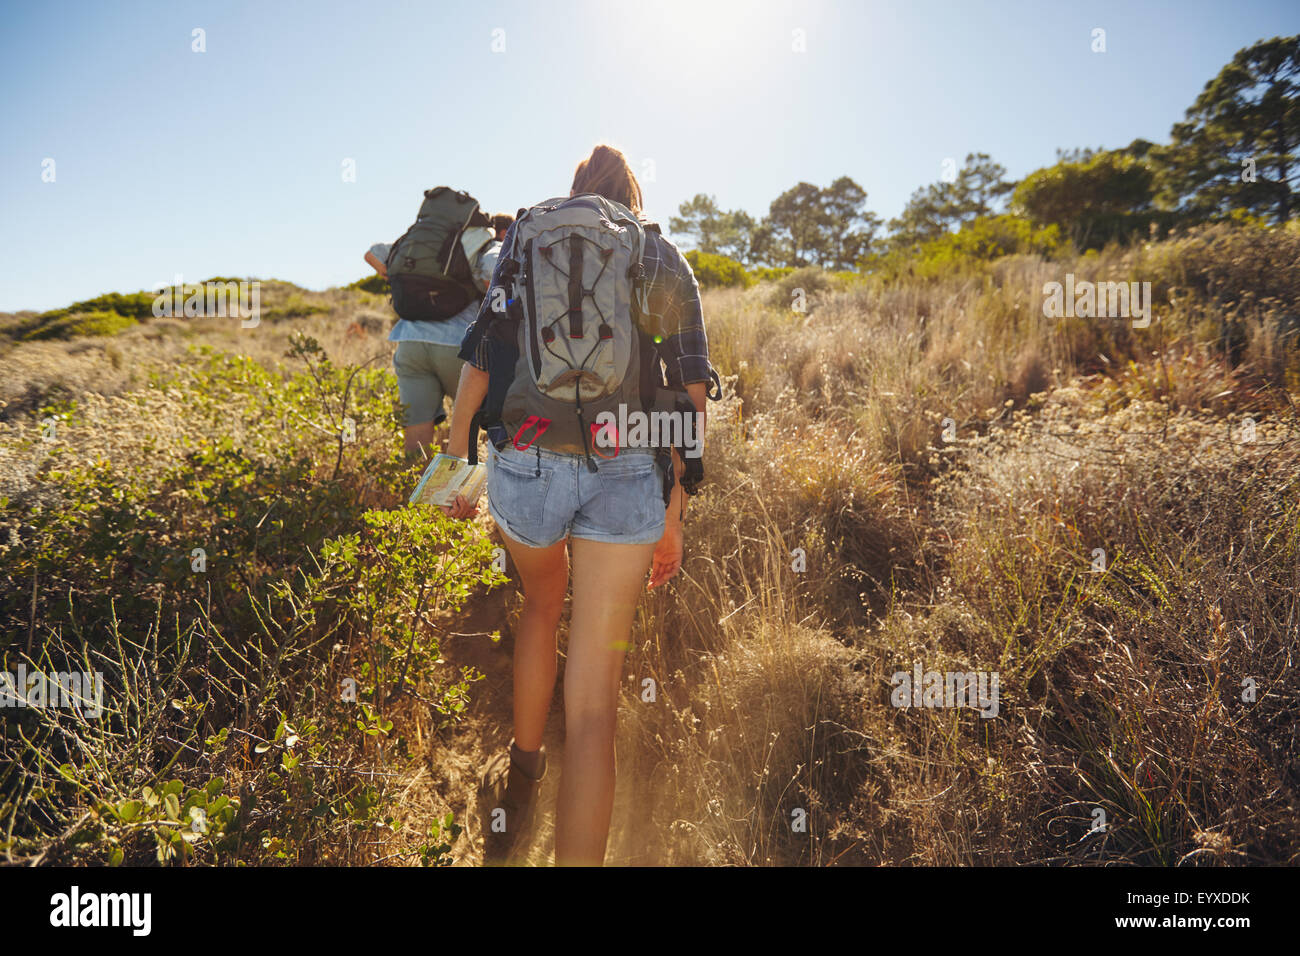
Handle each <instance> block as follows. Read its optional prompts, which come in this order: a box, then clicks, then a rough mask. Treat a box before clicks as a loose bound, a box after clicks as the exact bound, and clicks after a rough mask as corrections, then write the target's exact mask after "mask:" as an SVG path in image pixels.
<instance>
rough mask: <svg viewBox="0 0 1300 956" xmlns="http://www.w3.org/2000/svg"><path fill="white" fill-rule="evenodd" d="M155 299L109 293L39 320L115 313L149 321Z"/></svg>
mask: <svg viewBox="0 0 1300 956" xmlns="http://www.w3.org/2000/svg"><path fill="white" fill-rule="evenodd" d="M156 298H157V296H156V295H155V293H153V292H131V293H128V294H126V295H123V294H122V293H120V292H109V293H108V294H107V295H101V296H97V297H95V298H93V299H87V300H86V301H85V302H75V303H73V304H72V305H70V306H68V307H67V308H63V309H53V310H51V311H49V312H42V313H41V316H40V318H41V320H42V322H48V321H51V320H53V319H61V318H63V317H65V316H69V315H75V314H81V313H97V312H115V313H116V314H118V315H126V316H130V317H131V318H133V319H149V318H152V317H153V303H154V299H156Z"/></svg>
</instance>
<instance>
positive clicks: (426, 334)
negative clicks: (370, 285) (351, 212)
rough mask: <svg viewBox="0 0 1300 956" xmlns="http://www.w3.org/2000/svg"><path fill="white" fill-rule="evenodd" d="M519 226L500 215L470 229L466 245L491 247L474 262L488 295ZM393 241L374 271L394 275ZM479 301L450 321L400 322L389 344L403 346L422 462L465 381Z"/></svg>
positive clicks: (370, 258) (370, 257)
mask: <svg viewBox="0 0 1300 956" xmlns="http://www.w3.org/2000/svg"><path fill="white" fill-rule="evenodd" d="M513 222H514V217H513V216H511V215H509V214H507V213H497V214H496V215H494V216H493V217H492V218H491V227H490V229H491V232H490V234H489V229H487V228H480V227H471V228H470V229H467V230H465V235H464V237H463V238H462V245H464V246H465V247H466V248H473V247H475V246H477V245H481V244H482V243H483V241H484V239H487V240H488V244H487V245H486V246H485V247H484V248H483V251H482V252H481V253H479V255H478V257H477V259H475V260H474V261H473V263H472V266H473V272H474V278H475V281H476V282H477V283H478V284H479V285H480V286H481V288H482V289H483V291H486V290H487V287H488V284H489V283H490V282H491V281H492V272H493V270H494V269H495V268H496V262H497V255H498V254H499V253H500V251H501V240H502V239H503V238H505V234H506V230H507V229H509V228H510V224H511V223H513ZM392 248H393V243H387V242H377V243H375V244H374V245H373V246H371V247H370V248H369V249H368V250H367V251H366V255H365V260H366V262H367V263H369V265H370V266H371V268H373V269H374V270H375V271H376V272H378V273H379V274H380V275H381V276H384V277H385V278H387V277H388V267H387V263H388V257H389V253H390V252H391V251H392ZM478 310H479V302H478V300H474V301H471V302H470V303H469V304H467V305H466V306H465V307H464V308H463V309H461V310H460V311H459V312H458V313H456V314H455V315H454V316H452V317H451V318H448V319H440V320H437V321H422V320H419V319H415V320H412V319H404V318H399V319H398V320H397V323H396V324H395V325H394V326H393V330H392V332H391V333H389V336H388V340H389V341H390V342H396V343H397V350H396V352H395V353H394V355H393V370H394V371H395V372H396V373H397V393H398V395H399V397H400V398H401V401H402V405H403V406H404V408H405V418H404V424H405V427H404V430H403V431H404V444H405V448H406V455H407V458H408V459H422V458H424V457H426V456H427V455H428V454H429V453H428V451H427V449H429V448H430V446H432V444H433V436H434V430H435V429H436V428H437V427H438V425H439V424H441V423H442V422H443V420H444V419H446V417H447V413H446V412H445V411H444V410H443V402H442V400H443V397H444V396H450V397H452V398H455V396H456V383H457V381H458V380H459V379H460V370H461V366H462V365H464V361H463V360H462V359H461V358H460V357H459V356H458V355H457V354H456V353H457V352H459V351H460V344H461V341H462V340H463V339H464V337H465V331H466V330H467V329H468V328H469V326H470V324H471V323H472V322H473V321H474V318H475V317H476V316H477V315H478Z"/></svg>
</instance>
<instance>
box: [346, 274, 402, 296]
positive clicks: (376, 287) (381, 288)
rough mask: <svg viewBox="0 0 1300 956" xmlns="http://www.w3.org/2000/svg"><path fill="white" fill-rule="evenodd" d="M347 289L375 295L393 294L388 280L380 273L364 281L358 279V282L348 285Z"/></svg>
mask: <svg viewBox="0 0 1300 956" xmlns="http://www.w3.org/2000/svg"><path fill="white" fill-rule="evenodd" d="M346 288H348V289H360V290H361V291H362V292H372V293H374V294H375V295H390V294H391V293H392V289H390V288H389V285H388V280H387V279H386V278H384V277H383V276H381V275H379V274H378V273H376V274H375V275H372V276H366V277H365V278H364V279H358V280H357V281H356V282H353V283H350V284H349V285H347V286H346Z"/></svg>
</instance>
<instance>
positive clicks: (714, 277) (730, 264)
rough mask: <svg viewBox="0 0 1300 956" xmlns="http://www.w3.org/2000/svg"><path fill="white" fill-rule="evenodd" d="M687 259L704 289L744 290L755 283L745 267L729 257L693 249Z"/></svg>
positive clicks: (687, 254)
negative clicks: (727, 288) (733, 287)
mask: <svg viewBox="0 0 1300 956" xmlns="http://www.w3.org/2000/svg"><path fill="white" fill-rule="evenodd" d="M685 258H686V261H687V262H688V263H689V264H690V267H691V271H693V272H694V273H695V279H696V281H697V282H699V284H700V286H701V287H702V288H705V289H717V288H724V287H727V286H735V287H739V288H741V289H744V288H748V287H749V286H751V285H753V283H754V280H753V279H752V278H751V277H750V275H749V273H747V272H746V271H745V267H744V266H743V265H741V264H740V263H739V262H737V261H736V260H735V259H731V258H728V257H727V256H720V255H716V254H715V253H711V252H700V251H698V250H696V249H692V250H690V251H689V252H687V253H686V255H685Z"/></svg>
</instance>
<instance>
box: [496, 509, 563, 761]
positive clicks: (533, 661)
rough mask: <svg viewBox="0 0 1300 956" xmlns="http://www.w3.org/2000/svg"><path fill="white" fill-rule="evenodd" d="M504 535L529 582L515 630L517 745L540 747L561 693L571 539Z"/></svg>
mask: <svg viewBox="0 0 1300 956" xmlns="http://www.w3.org/2000/svg"><path fill="white" fill-rule="evenodd" d="M501 536H502V537H503V538H504V539H505V542H506V547H507V548H508V549H509V551H510V557H511V559H512V560H513V561H514V565H515V567H516V568H517V569H518V571H519V578H520V580H521V581H522V582H523V585H524V610H523V614H522V615H520V618H519V627H518V629H517V630H516V631H515V659H514V721H515V746H517V747H518V748H519V749H520V750H537V749H538V748H539V747H541V746H542V733H543V732H544V731H545V729H546V716H547V714H549V713H550V710H551V699H552V698H553V697H554V696H555V656H556V648H555V629H556V628H557V627H558V626H559V623H560V614H561V612H563V610H564V594H565V592H566V591H567V590H568V587H569V556H568V552H567V551H566V548H565V545H566V541H558V542H556V543H555V544H553V545H551V546H550V547H549V548H530V547H528V546H527V545H524V544H521V543H520V542H518V541H515V540H514V539H513V538H511V537H510V536H509V535H508V534H506V533H505V531H504V529H503V530H502V532H501Z"/></svg>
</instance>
